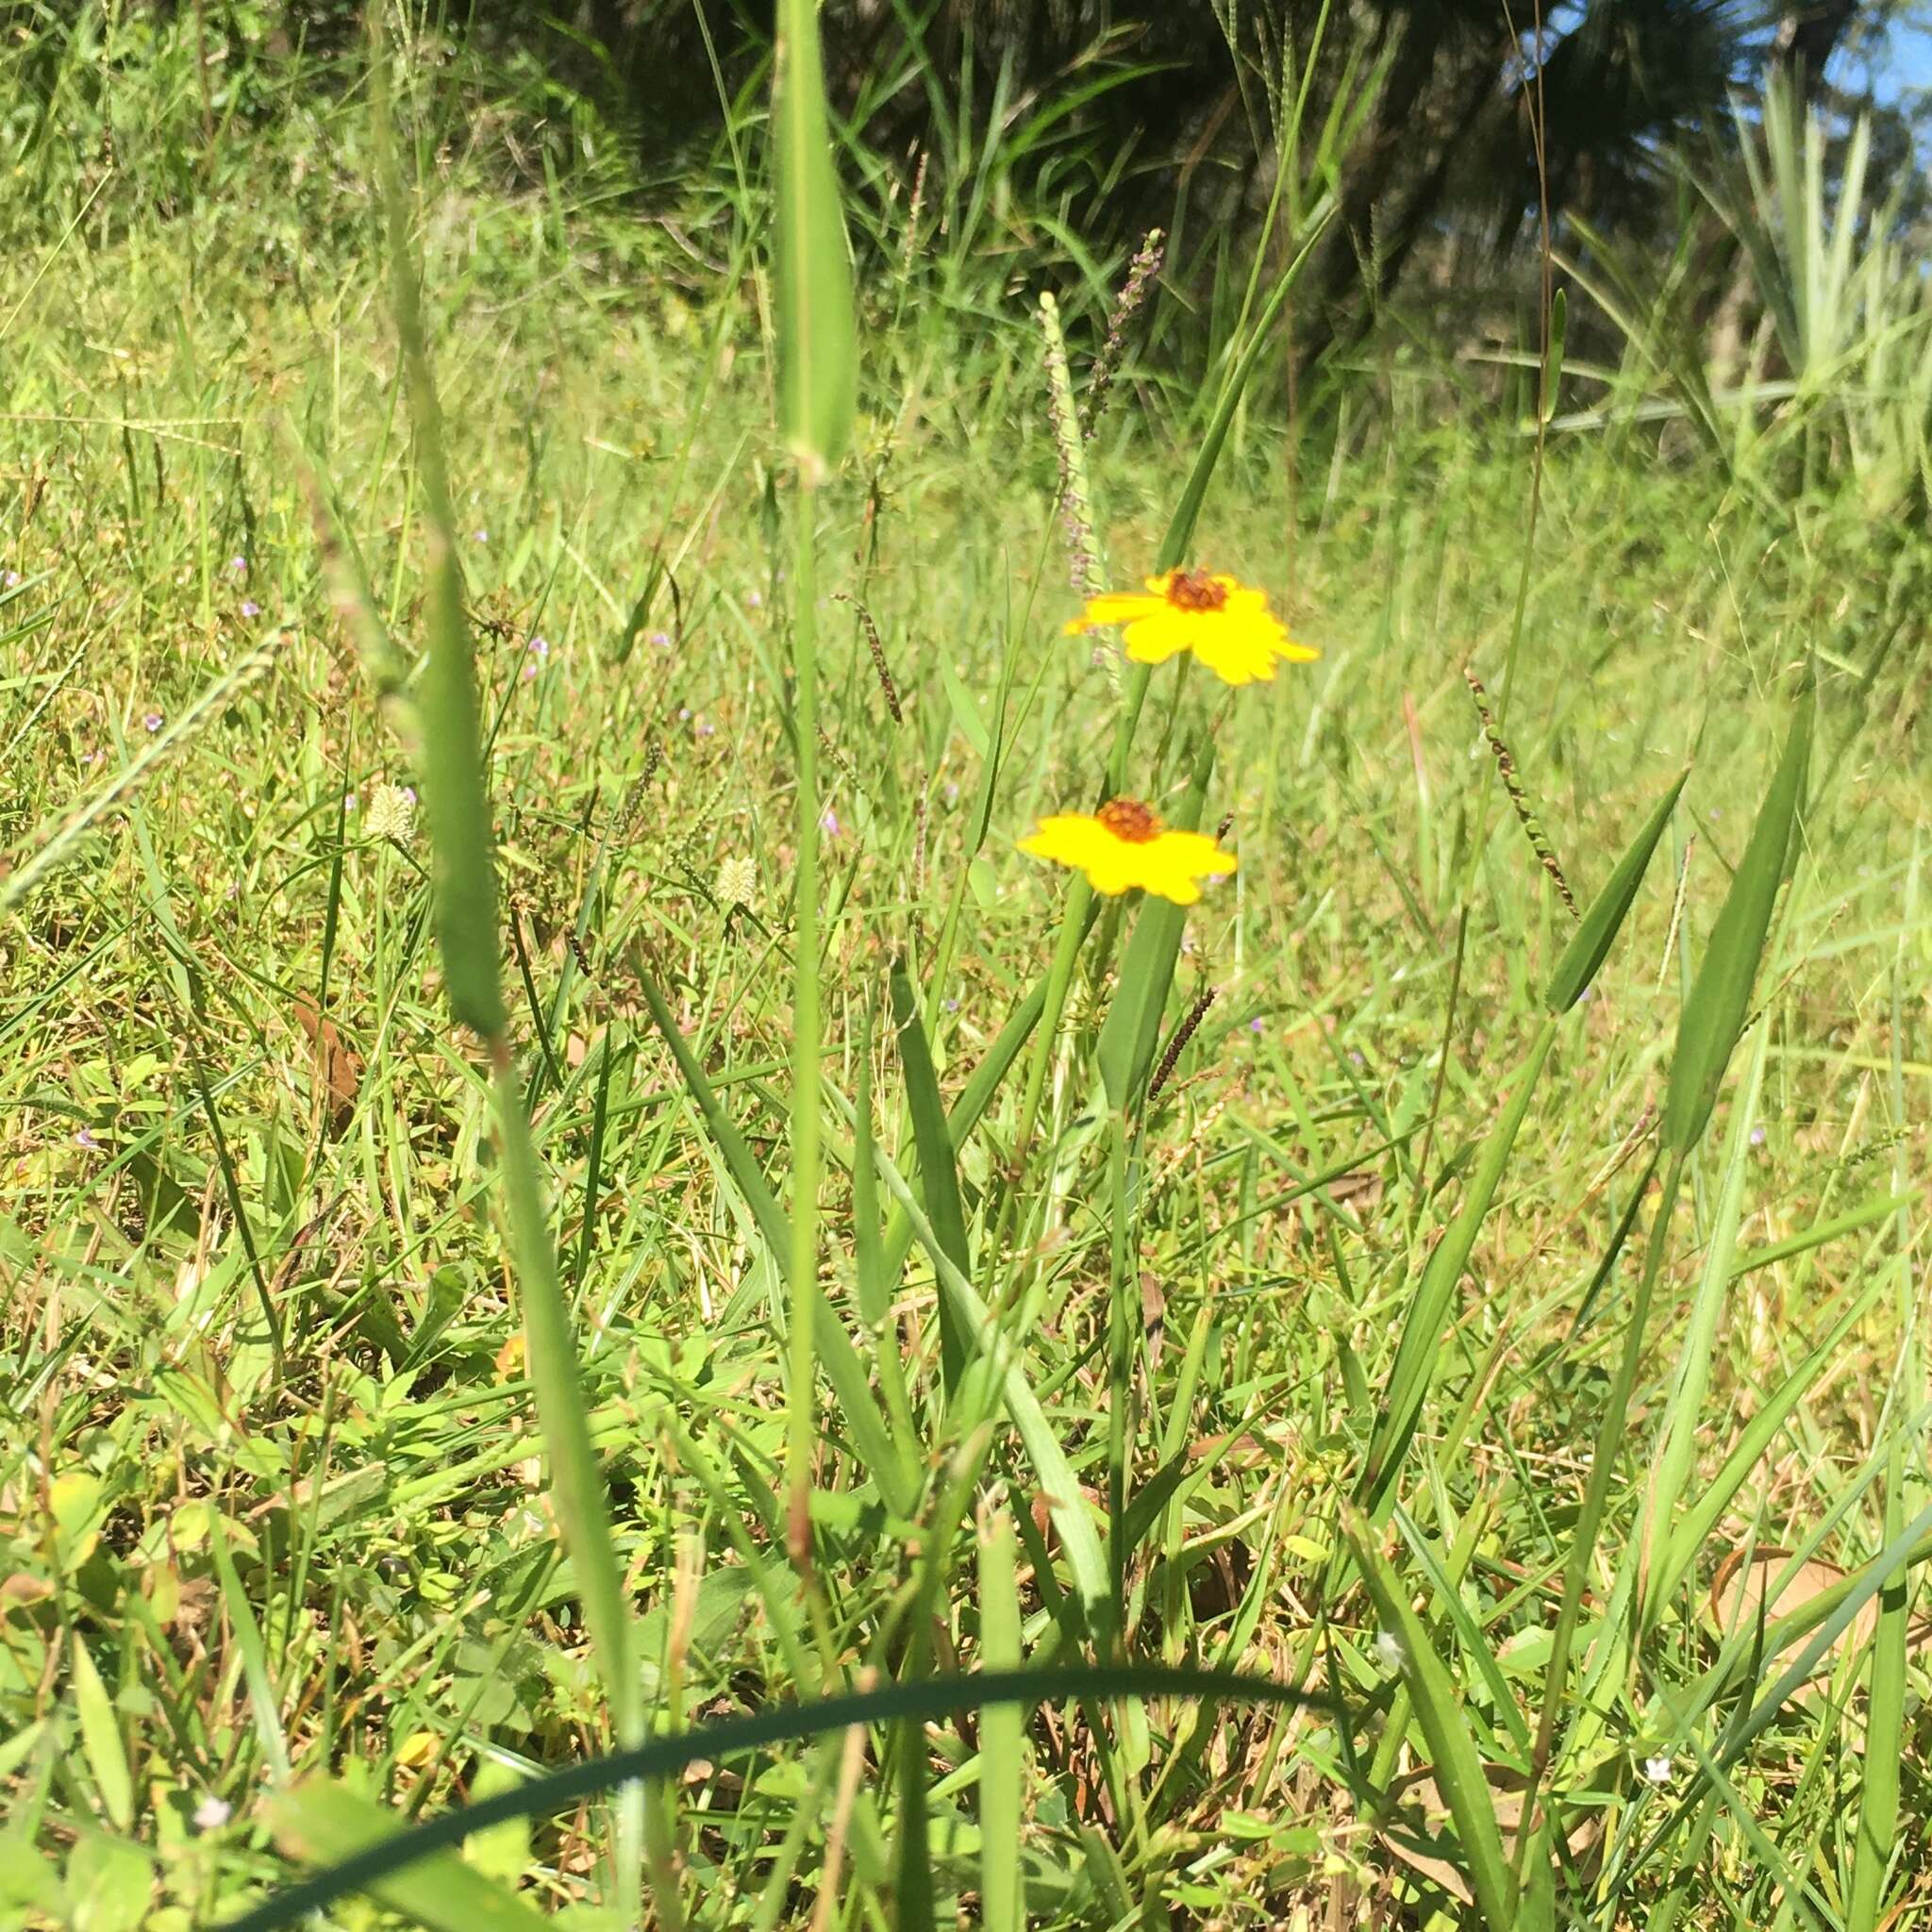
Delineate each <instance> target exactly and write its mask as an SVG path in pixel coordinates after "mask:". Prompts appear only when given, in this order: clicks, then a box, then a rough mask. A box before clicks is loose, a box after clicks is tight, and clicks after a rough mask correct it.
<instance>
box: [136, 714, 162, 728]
mask: <svg viewBox="0 0 1932 1932" xmlns="http://www.w3.org/2000/svg"><path fill="white" fill-rule="evenodd" d="M141 722H142V724H145V725H146V726H147V728H148V729H149V730H150V731H158V730H159V729H160V728H161V714H160V713H159V712H158V711H148V712H145V713H143V714H142V721H141Z"/></svg>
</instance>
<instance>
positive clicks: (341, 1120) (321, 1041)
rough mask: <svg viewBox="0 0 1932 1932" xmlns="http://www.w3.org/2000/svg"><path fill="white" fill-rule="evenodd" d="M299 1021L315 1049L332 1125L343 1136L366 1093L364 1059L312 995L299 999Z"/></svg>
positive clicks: (297, 1008) (297, 1005) (296, 1004)
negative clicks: (363, 1083) (360, 1098)
mask: <svg viewBox="0 0 1932 1932" xmlns="http://www.w3.org/2000/svg"><path fill="white" fill-rule="evenodd" d="M295 1019H296V1021H297V1023H298V1024H300V1026H301V1028H302V1030H303V1032H304V1033H306V1034H308V1040H309V1043H310V1044H311V1045H312V1046H313V1047H314V1048H315V1071H316V1074H317V1077H318V1078H319V1079H320V1080H321V1081H322V1087H323V1091H324V1092H325V1093H326V1094H327V1096H328V1105H329V1124H330V1125H331V1126H332V1127H334V1129H335V1130H336V1132H338V1133H341V1130H342V1129H343V1128H344V1127H345V1126H347V1125H348V1124H349V1116H350V1114H351V1113H353V1112H354V1111H355V1107H356V1096H357V1095H358V1093H360V1092H361V1091H362V1058H361V1056H360V1055H359V1054H358V1053H357V1052H356V1050H355V1049H354V1048H353V1047H352V1046H350V1044H349V1043H348V1041H345V1040H344V1039H343V1038H342V1036H341V1031H340V1030H339V1029H338V1027H337V1025H336V1023H335V1022H334V1021H333V1020H328V1019H325V1018H324V1017H323V1012H322V1008H320V1007H318V1006H317V1005H316V1003H315V1000H314V998H313V996H312V995H311V994H308V993H306V992H299V993H297V994H296V995H295Z"/></svg>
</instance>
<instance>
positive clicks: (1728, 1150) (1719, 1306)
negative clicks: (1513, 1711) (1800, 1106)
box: [1637, 1026, 1771, 1641]
mask: <svg viewBox="0 0 1932 1932" xmlns="http://www.w3.org/2000/svg"><path fill="white" fill-rule="evenodd" d="M1770 1044H1771V1029H1770V1028H1769V1027H1768V1026H1765V1027H1759V1028H1758V1032H1757V1052H1756V1053H1754V1054H1753V1055H1751V1056H1750V1072H1749V1074H1747V1075H1746V1076H1745V1079H1744V1083H1743V1087H1742V1091H1741V1092H1740V1096H1739V1098H1738V1100H1737V1102H1736V1103H1735V1104H1734V1106H1733V1107H1732V1108H1731V1119H1730V1131H1729V1133H1728V1135H1727V1136H1726V1141H1727V1144H1726V1147H1725V1149H1724V1178H1723V1180H1722V1182H1721V1183H1720V1185H1719V1188H1718V1198H1717V1211H1716V1216H1715V1218H1714V1220H1713V1222H1712V1224H1711V1229H1710V1233H1709V1235H1708V1237H1707V1241H1706V1244H1705V1251H1704V1268H1703V1272H1702V1274H1701V1275H1700V1277H1699V1280H1698V1284H1697V1292H1696V1294H1695V1295H1694V1296H1693V1298H1692V1300H1691V1319H1690V1322H1689V1324H1688V1326H1687V1327H1686V1329H1685V1334H1684V1341H1683V1346H1682V1349H1681V1351H1680V1354H1679V1358H1678V1364H1677V1372H1676V1375H1675V1378H1674V1382H1673V1384H1672V1386H1671V1390H1670V1393H1669V1395H1668V1397H1667V1399H1666V1400H1665V1403H1664V1422H1663V1440H1662V1441H1661V1443H1660V1444H1658V1445H1657V1448H1656V1450H1655V1453H1654V1456H1653V1459H1652V1463H1651V1471H1650V1480H1649V1484H1648V1493H1647V1494H1646V1496H1645V1498H1644V1504H1643V1511H1642V1520H1641V1526H1640V1529H1639V1532H1638V1549H1639V1557H1638V1561H1639V1578H1640V1582H1639V1591H1638V1604H1637V1634H1638V1637H1639V1640H1640V1641H1641V1639H1642V1638H1644V1637H1646V1636H1648V1635H1649V1633H1650V1632H1651V1631H1652V1630H1654V1629H1655V1628H1656V1627H1657V1618H1658V1616H1659V1615H1660V1614H1661V1612H1662V1607H1663V1605H1664V1604H1665V1603H1666V1602H1668V1601H1669V1597H1668V1594H1667V1591H1666V1590H1663V1589H1659V1588H1658V1585H1659V1583H1660V1581H1661V1579H1660V1577H1659V1575H1658V1574H1657V1573H1658V1570H1659V1568H1660V1567H1661V1566H1663V1565H1664V1564H1665V1563H1666V1561H1667V1555H1666V1553H1667V1551H1668V1550H1669V1546H1670V1544H1671V1543H1672V1541H1673V1537H1672V1531H1673V1526H1674V1524H1675V1522H1676V1517H1677V1511H1678V1509H1679V1507H1681V1506H1682V1504H1683V1501H1684V1492H1685V1490H1686V1487H1687V1486H1688V1484H1689V1482H1690V1480H1691V1470H1692V1465H1693V1464H1694V1462H1695V1460H1696V1457H1697V1454H1698V1451H1699V1448H1700V1446H1701V1443H1700V1438H1701V1437H1702V1436H1703V1435H1704V1433H1705V1430H1706V1427H1707V1423H1706V1418H1705V1414H1704V1398H1705V1396H1706V1394H1707V1392H1708V1390H1709V1387H1710V1368H1711V1356H1712V1351H1713V1349H1714V1347H1715V1345H1716V1341H1717V1328H1718V1320H1719V1317H1720V1316H1721V1314H1722V1312H1723V1309H1724V1296H1725V1291H1726V1290H1727V1289H1728V1288H1729V1287H1730V1281H1731V1257H1732V1256H1733V1254H1734V1253H1735V1252H1736V1250H1737V1243H1738V1226H1739V1223H1740V1220H1741V1218H1742V1215H1743V1211H1744V1178H1745V1175H1746V1174H1747V1172H1748V1171H1749V1167H1750V1160H1751V1124H1752V1123H1753V1122H1754V1121H1755V1120H1756V1119H1757V1095H1758V1091H1759V1090H1760V1089H1761V1087H1762V1085H1763V1081H1764V1064H1765V1059H1766V1058H1767V1055H1768V1052H1769V1049H1770ZM1672 1567H1674V1562H1673V1564H1672Z"/></svg>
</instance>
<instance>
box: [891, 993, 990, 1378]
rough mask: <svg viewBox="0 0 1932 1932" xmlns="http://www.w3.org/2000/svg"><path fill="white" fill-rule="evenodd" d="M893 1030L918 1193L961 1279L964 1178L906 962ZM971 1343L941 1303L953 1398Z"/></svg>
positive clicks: (965, 1260)
mask: <svg viewBox="0 0 1932 1932" xmlns="http://www.w3.org/2000/svg"><path fill="white" fill-rule="evenodd" d="M891 984H892V1024H893V1026H894V1027H895V1028H896V1029H897V1032H898V1039H899V1065H900V1068H901V1070H902V1071H903V1073H904V1074H905V1077H906V1104H907V1108H908V1110H909V1112H910V1113H911V1116H912V1140H913V1144H914V1146H915V1147H916V1148H917V1149H918V1151H919V1189H920V1192H921V1193H922V1194H923V1195H924V1198H925V1213H926V1219H927V1220H928V1221H930V1222H931V1223H932V1231H933V1234H934V1236H935V1237H936V1238H937V1239H938V1241H939V1243H940V1246H941V1247H942V1248H943V1249H944V1250H945V1251H946V1255H947V1257H948V1258H949V1259H950V1260H951V1261H952V1263H953V1265H954V1267H956V1268H957V1269H958V1271H959V1273H960V1274H966V1275H970V1274H972V1272H973V1263H972V1260H971V1258H970V1257H969V1255H968V1251H967V1246H966V1217H965V1215H964V1213H963V1211H962V1210H961V1208H960V1206H959V1176H958V1172H957V1171H956V1169H955V1167H954V1164H953V1139H952V1134H951V1131H950V1129H949V1128H948V1126H947V1124H946V1103H945V1099H944V1097H943V1096H942V1095H941V1092H940V1083H939V1076H938V1074H935V1073H934V1072H933V1064H932V1051H931V1049H930V1048H929V1047H928V1046H927V1045H926V1041H925V1027H924V1024H922V1023H921V1021H920V1017H919V1002H918V1000H917V999H916V998H915V997H914V996H913V991H912V981H911V980H910V979H909V978H908V976H907V973H906V968H905V965H904V963H903V962H899V963H895V964H894V965H893V967H892V981H891ZM966 1351H967V1342H966V1337H965V1335H964V1334H963V1333H962V1332H961V1330H960V1326H959V1316H958V1309H957V1308H956V1307H954V1305H953V1303H952V1300H951V1298H950V1297H948V1296H946V1295H941V1297H940V1364H941V1375H942V1378H943V1381H944V1384H945V1390H946V1394H947V1396H948V1397H949V1398H950V1397H951V1396H952V1395H953V1393H954V1392H955V1391H957V1390H958V1386H959V1377H960V1375H961V1374H963V1373H964V1371H965V1367H966Z"/></svg>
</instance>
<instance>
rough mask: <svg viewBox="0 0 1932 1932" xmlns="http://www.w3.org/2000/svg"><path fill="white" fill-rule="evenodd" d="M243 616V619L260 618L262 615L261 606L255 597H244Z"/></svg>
mask: <svg viewBox="0 0 1932 1932" xmlns="http://www.w3.org/2000/svg"><path fill="white" fill-rule="evenodd" d="M260 615H261V606H260V605H259V604H258V603H257V602H256V601H255V599H254V598H253V597H244V598H242V616H243V617H259V616H260Z"/></svg>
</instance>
